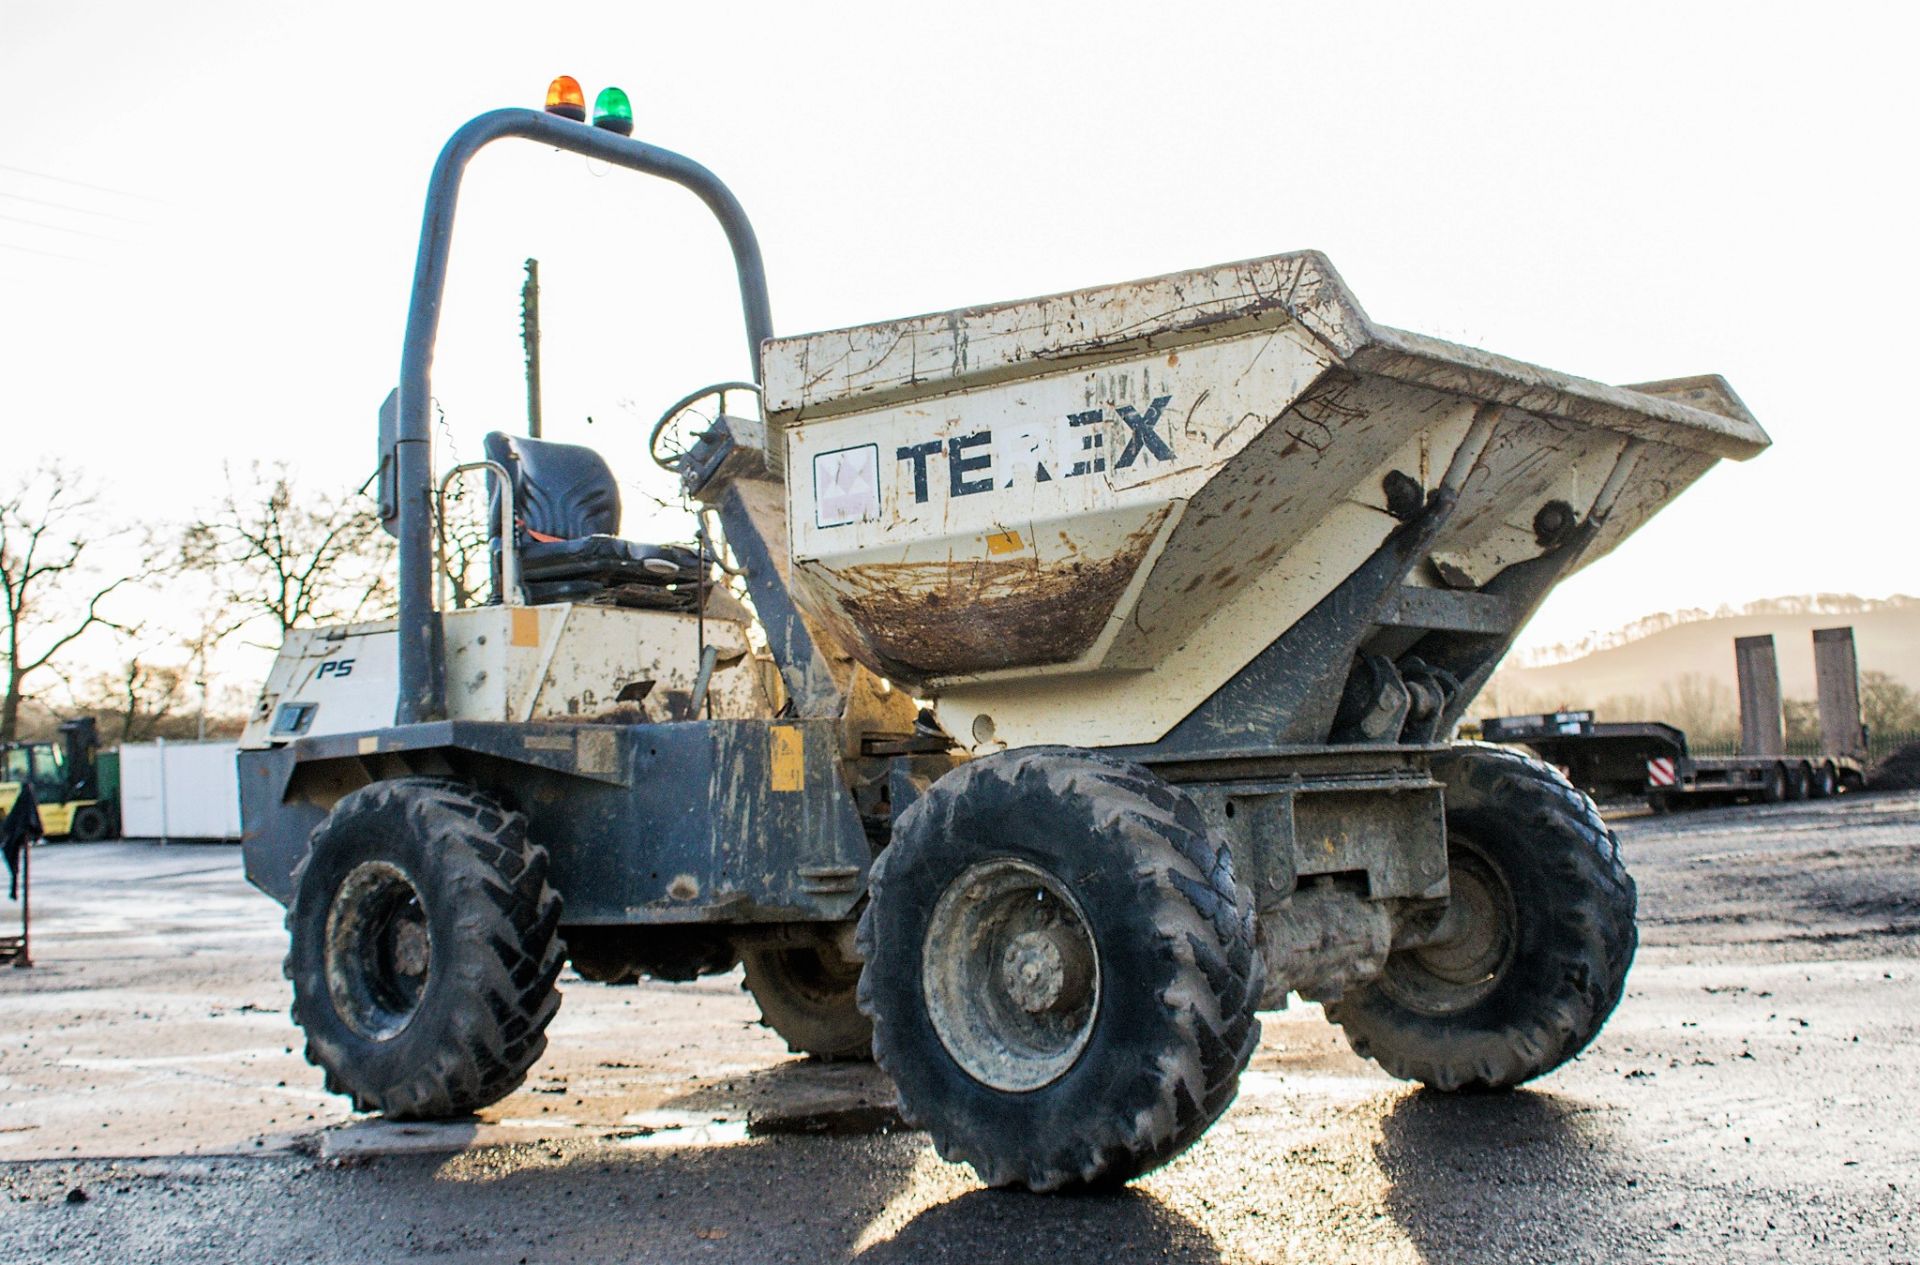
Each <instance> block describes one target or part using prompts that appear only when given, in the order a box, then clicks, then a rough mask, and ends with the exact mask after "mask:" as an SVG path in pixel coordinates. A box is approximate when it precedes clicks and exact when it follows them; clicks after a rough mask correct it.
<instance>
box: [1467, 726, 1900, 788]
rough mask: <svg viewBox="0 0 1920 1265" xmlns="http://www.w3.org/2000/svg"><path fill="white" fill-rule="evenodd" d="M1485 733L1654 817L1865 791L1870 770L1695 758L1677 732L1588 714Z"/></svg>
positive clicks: (1793, 761) (1820, 762) (1818, 757)
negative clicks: (1698, 805) (1634, 801)
mask: <svg viewBox="0 0 1920 1265" xmlns="http://www.w3.org/2000/svg"><path fill="white" fill-rule="evenodd" d="M1480 732H1481V735H1482V736H1483V737H1484V738H1485V739H1486V740H1487V741H1488V742H1498V743H1508V744H1514V745H1518V746H1523V747H1526V748H1528V749H1529V750H1531V751H1532V752H1533V753H1534V754H1536V755H1538V756H1539V757H1540V758H1541V759H1543V760H1545V761H1546V762H1547V763H1549V764H1554V765H1558V766H1559V767H1560V768H1561V769H1562V770H1563V771H1565V773H1566V775H1567V778H1568V780H1569V781H1571V782H1572V783H1573V784H1574V785H1575V786H1578V787H1580V788H1581V789H1582V790H1584V791H1586V792H1587V793H1588V794H1589V795H1592V796H1593V797H1594V798H1595V799H1601V800H1604V799H1621V798H1626V797H1630V796H1631V797H1638V796H1644V797H1645V798H1646V801H1647V803H1648V805H1649V806H1650V807H1651V808H1653V810H1654V811H1655V812H1666V811H1668V810H1670V809H1673V808H1676V807H1678V806H1680V805H1681V804H1682V803H1683V802H1684V801H1686V800H1688V799H1692V798H1696V797H1699V798H1706V797H1713V798H1720V799H1729V800H1731V799H1747V800H1751V801H1754V802H1757V803H1765V804H1777V803H1780V802H1782V801H1785V800H1798V799H1825V798H1826V797H1828V796H1830V795H1834V794H1838V793H1839V792H1841V791H1845V790H1860V789H1862V788H1863V787H1865V785H1866V770H1865V768H1864V767H1863V766H1862V764H1861V762H1860V761H1859V760H1858V759H1857V758H1855V757H1854V756H1852V755H1847V754H1840V753H1833V752H1824V753H1818V754H1813V755H1777V756H1775V755H1765V756H1762V755H1694V754H1693V753H1692V752H1690V751H1689V750H1688V749H1687V735H1686V733H1685V731H1683V730H1681V729H1679V728H1677V727H1675V726H1673V725H1668V724H1663V723H1661V722H1659V721H1596V720H1595V719H1594V718H1593V713H1592V712H1589V711H1578V712H1552V713H1548V714H1544V715H1533V716H1500V717H1495V718H1494V719H1491V720H1487V721H1484V722H1482V724H1481V727H1480Z"/></svg>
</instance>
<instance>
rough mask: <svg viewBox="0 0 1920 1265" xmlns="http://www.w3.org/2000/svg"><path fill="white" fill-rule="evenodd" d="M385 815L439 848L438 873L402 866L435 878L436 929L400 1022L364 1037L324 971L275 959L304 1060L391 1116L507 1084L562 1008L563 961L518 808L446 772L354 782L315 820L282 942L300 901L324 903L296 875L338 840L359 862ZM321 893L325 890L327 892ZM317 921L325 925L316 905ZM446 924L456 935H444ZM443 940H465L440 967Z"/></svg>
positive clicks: (541, 872)
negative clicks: (388, 1031)
mask: <svg viewBox="0 0 1920 1265" xmlns="http://www.w3.org/2000/svg"><path fill="white" fill-rule="evenodd" d="M396 818H397V820H396ZM383 821H384V822H385V823H387V824H388V826H389V827H391V826H394V825H397V826H400V827H401V828H402V829H403V830H405V831H406V832H408V833H410V834H412V835H413V836H414V838H413V840H412V842H413V843H415V844H417V845H418V846H419V848H420V849H421V851H422V852H423V853H424V854H428V855H431V856H433V857H434V858H435V864H436V867H437V869H436V871H435V873H436V874H437V881H433V880H430V879H428V878H427V877H425V876H424V875H422V874H418V873H415V874H413V875H412V877H413V878H414V881H415V883H416V886H419V887H426V886H428V885H429V884H430V883H431V885H432V886H434V887H437V888H438V890H437V891H435V890H423V891H422V892H421V895H422V898H423V900H424V901H425V902H426V903H427V904H428V907H429V919H430V921H431V922H432V923H433V926H434V931H435V937H436V948H435V953H436V962H435V966H434V968H433V971H434V974H433V977H432V978H431V982H430V983H429V984H428V992H427V995H426V996H425V997H423V999H422V1002H421V1006H420V1010H419V1012H418V1013H416V1014H415V1016H414V1018H413V1021H412V1022H411V1023H409V1024H408V1025H407V1027H406V1028H405V1029H403V1030H402V1031H401V1032H400V1033H398V1034H396V1035H395V1036H394V1037H392V1038H389V1039H388V1040H387V1041H385V1042H379V1043H374V1042H371V1041H369V1040H368V1039H366V1038H364V1037H362V1036H360V1035H359V1034H357V1033H354V1032H353V1031H352V1030H351V1029H349V1028H347V1027H346V1025H345V1024H344V1023H343V1022H342V1021H341V1020H340V1019H339V1018H338V1017H337V1015H336V1014H335V1013H334V1008H333V1004H332V1000H331V998H330V997H329V996H328V993H327V988H326V984H325V980H324V976H322V977H320V978H318V979H314V978H310V977H309V972H310V970H311V969H312V967H311V964H307V965H306V966H305V969H303V966H302V963H301V961H300V959H302V957H303V955H302V953H301V950H300V947H299V946H298V945H297V944H296V945H294V946H293V947H292V948H290V950H289V952H288V954H287V957H286V960H285V963H284V966H283V969H284V972H285V974H286V976H287V978H288V979H289V980H291V981H293V985H294V998H293V1010H292V1014H293V1021H294V1023H295V1024H296V1025H298V1026H299V1027H300V1028H301V1030H302V1031H303V1032H305V1033H306V1035H307V1043H306V1051H305V1053H306V1059H307V1062H309V1063H311V1064H314V1065H315V1066H317V1067H319V1068H321V1069H322V1071H323V1072H324V1073H325V1084H326V1088H327V1089H328V1091H329V1092H332V1093H337V1094H343V1095H345V1096H347V1097H349V1098H351V1099H352V1101H353V1105H354V1107H355V1109H356V1110H360V1111H378V1112H381V1113H382V1114H384V1115H386V1116H388V1117H389V1118H391V1119H396V1120H434V1119H444V1118H446V1117H450V1116H460V1115H465V1114H467V1113H469V1112H472V1111H474V1110H477V1109H478V1108H481V1107H485V1106H487V1105H489V1104H491V1103H494V1102H498V1101H499V1100H500V1099H502V1098H504V1097H506V1096H507V1095H508V1094H510V1093H512V1092H513V1091H514V1090H515V1089H517V1088H518V1087H519V1086H520V1085H521V1083H522V1082H524V1081H525V1080H526V1076H527V1072H528V1070H529V1069H531V1068H532V1067H533V1065H534V1064H535V1063H536V1062H537V1061H538V1060H539V1058H540V1056H541V1054H542V1053H544V1052H545V1050H546V1045H547V1039H546V1029H547V1025H548V1024H549V1023H550V1022H552V1020H553V1016H554V1014H555V1012H557V1011H558V1010H559V1008H560V993H559V990H558V989H557V988H556V987H555V981H556V980H557V979H558V978H559V974H560V969H561V967H562V965H563V964H564V962H565V946H564V945H563V944H562V942H561V940H560V937H559V935H558V931H559V925H560V912H561V902H560V896H559V894H558V893H557V892H555V891H554V890H553V888H552V887H551V886H550V885H549V884H548V883H547V873H548V857H547V852H546V849H545V848H542V847H540V846H539V845H538V844H536V843H533V842H531V841H530V840H529V839H528V838H527V819H526V817H525V816H524V815H523V814H521V813H518V812H514V811H512V810H510V809H508V808H506V807H505V806H504V805H502V804H501V803H500V802H499V801H498V800H496V799H494V798H493V797H492V796H490V795H487V794H485V793H483V792H481V791H478V790H476V789H474V788H473V787H471V786H468V785H466V784H465V783H462V782H459V781H456V780H453V779H450V778H436V777H409V778H398V779H395V780H392V781H387V782H376V783H374V784H373V785H371V786H366V787H362V788H361V789H359V790H357V791H354V792H353V793H352V794H350V795H348V796H346V797H345V798H344V799H342V800H341V801H340V802H339V803H338V804H336V805H335V806H334V809H333V811H332V812H331V813H330V814H329V815H328V816H327V818H326V820H324V821H322V822H321V824H320V825H319V826H318V827H316V828H315V830H314V833H313V837H312V839H311V841H310V842H309V844H308V847H307V853H306V855H305V856H304V857H302V858H301V860H300V863H299V864H298V865H297V866H296V867H295V868H294V871H293V891H294V897H293V899H292V900H291V901H290V902H289V903H288V906H287V918H286V925H287V930H288V934H289V938H290V940H291V939H292V938H293V937H294V936H296V935H299V934H300V931H299V930H297V928H299V927H300V926H301V923H302V919H303V917H306V916H309V914H310V912H311V911H310V910H309V908H308V905H307V903H306V902H307V901H312V900H318V899H320V897H319V895H318V894H317V893H308V892H305V891H304V890H303V882H302V880H303V879H304V878H305V876H306V874H307V871H308V870H309V868H310V867H311V866H312V865H313V864H314V863H315V860H316V858H318V857H321V856H322V855H323V852H324V851H325V850H326V849H328V848H330V847H334V846H342V847H343V848H344V849H348V850H349V854H348V861H349V863H351V862H352V861H355V860H359V859H365V857H364V856H360V855H357V853H358V852H359V849H358V848H355V844H356V843H358V842H360V841H359V839H357V838H356V836H357V834H358V832H359V831H360V830H363V829H365V828H367V827H369V826H373V825H375V824H376V823H380V822H383ZM364 846H365V845H364V843H361V844H360V847H362V848H363V847H364ZM402 868H406V867H404V866H403V867H402ZM342 874H344V871H342ZM336 881H337V877H336ZM331 896H332V890H331V889H329V890H328V891H327V893H326V899H327V900H328V901H330V900H331ZM318 917H319V919H320V925H321V926H324V925H325V917H326V913H325V907H324V905H323V906H322V907H321V909H320V910H319V911H318ZM443 929H444V930H443ZM448 932H451V933H452V934H453V935H455V936H457V941H452V942H449V941H445V940H443V936H444V935H445V934H446V933H448ZM443 943H444V944H445V945H446V947H447V948H453V947H457V948H458V949H460V950H461V953H460V955H459V959H458V960H457V961H455V962H454V963H452V964H451V967H450V969H445V970H443V969H442V967H441V964H440V962H439V960H438V957H437V955H438V954H439V953H441V952H442V947H441V946H442V944H443ZM401 1042H405V1043H406V1045H407V1047H408V1048H407V1049H405V1050H404V1051H401V1050H398V1049H394V1050H391V1051H383V1052H382V1053H381V1055H379V1056H376V1057H374V1058H368V1057H367V1054H368V1047H371V1046H375V1045H378V1046H381V1047H396V1046H397V1045H398V1043H401ZM396 1056H398V1057H396ZM395 1068H399V1069H402V1070H399V1071H396V1070H395Z"/></svg>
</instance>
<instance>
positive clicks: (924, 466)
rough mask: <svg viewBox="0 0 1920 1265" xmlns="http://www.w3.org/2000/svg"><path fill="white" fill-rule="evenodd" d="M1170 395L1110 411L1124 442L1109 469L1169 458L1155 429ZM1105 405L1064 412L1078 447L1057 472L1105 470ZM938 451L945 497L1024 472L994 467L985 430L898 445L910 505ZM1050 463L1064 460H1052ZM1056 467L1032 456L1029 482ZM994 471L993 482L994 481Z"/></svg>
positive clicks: (1047, 477) (927, 488)
mask: <svg viewBox="0 0 1920 1265" xmlns="http://www.w3.org/2000/svg"><path fill="white" fill-rule="evenodd" d="M1172 399H1173V397H1172V396H1170V395H1162V396H1157V397H1155V399H1154V401H1153V403H1152V404H1149V405H1148V406H1147V410H1146V412H1144V413H1142V412H1140V411H1139V410H1138V409H1136V408H1134V407H1133V406H1132V405H1131V404H1122V405H1121V406H1120V407H1119V408H1118V409H1117V410H1116V412H1117V413H1118V414H1119V417H1120V421H1121V422H1122V423H1124V424H1125V426H1126V432H1127V435H1126V443H1125V444H1124V445H1122V446H1121V449H1120V455H1119V456H1118V457H1116V458H1115V459H1114V461H1113V468H1114V469H1115V470H1125V469H1126V468H1127V467H1129V466H1131V465H1133V464H1134V463H1135V462H1137V461H1141V460H1147V461H1172V460H1173V448H1172V446H1171V445H1169V444H1168V443H1167V440H1166V438H1165V437H1164V436H1163V435H1161V433H1160V429H1159V427H1160V418H1161V415H1162V414H1163V413H1164V412H1165V411H1166V407H1167V405H1168V404H1169V403H1170V402H1171V401H1172ZM1106 420H1107V412H1106V410H1105V409H1091V410H1088V411H1087V412H1083V413H1070V414H1068V415H1067V419H1066V421H1067V425H1068V426H1070V427H1073V428H1075V430H1074V433H1075V434H1077V435H1078V437H1079V440H1080V446H1079V449H1078V452H1079V454H1080V455H1079V458H1078V460H1076V461H1074V462H1073V463H1072V464H1071V465H1066V468H1065V469H1063V470H1059V471H1058V472H1057V473H1058V475H1059V477H1061V478H1066V479H1073V478H1078V477H1080V476H1083V475H1089V474H1100V473H1103V472H1104V471H1105V470H1106V469H1107V444H1106V438H1107V437H1106V428H1105V427H1104V426H1103V425H1102V423H1104V422H1105V421H1106ZM942 455H944V456H945V458H946V463H947V478H946V489H947V494H948V495H949V496H977V495H978V494H980V493H982V492H991V491H993V490H994V488H995V487H996V486H999V487H1012V486H1013V483H1014V481H1015V478H1016V477H1017V476H1018V475H1019V474H1023V473H1025V471H1011V470H1004V471H1002V470H995V469H994V444H993V432H992V431H991V430H979V431H975V432H974V433H972V434H971V435H955V436H953V437H952V438H950V439H945V440H940V439H930V440H928V441H927V442H926V443H922V444H902V445H901V446H900V447H899V448H898V449H897V450H896V451H895V453H894V457H895V459H896V460H898V461H901V462H906V463H908V464H910V465H911V467H912V477H913V500H914V503H915V504H916V505H924V504H926V503H927V500H928V498H929V496H930V495H931V492H932V486H933V485H934V484H935V483H937V479H933V480H930V478H929V474H928V465H929V463H930V461H931V460H932V459H933V458H935V457H939V456H942ZM1055 464H1056V465H1065V463H1064V462H1056V463H1055ZM1055 474H1056V471H1054V470H1049V469H1048V468H1047V463H1046V461H1045V460H1042V459H1035V460H1034V463H1033V471H1032V478H1033V481H1034V482H1035V483H1051V482H1052V481H1053V479H1054V477H1055ZM996 476H998V480H999V481H998V482H997V483H996Z"/></svg>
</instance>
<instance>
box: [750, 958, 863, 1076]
mask: <svg viewBox="0 0 1920 1265" xmlns="http://www.w3.org/2000/svg"><path fill="white" fill-rule="evenodd" d="M740 961H741V964H742V965H743V966H744V967H745V968H746V981H745V982H744V983H743V984H742V985H741V987H743V988H745V989H746V990H747V991H748V992H749V993H752V994H753V1000H754V1001H755V1002H756V1003H758V1004H759V1006H760V1022H761V1024H762V1025H764V1026H765V1027H768V1028H772V1029H773V1030H774V1031H775V1032H777V1033H779V1034H780V1035H781V1036H782V1037H784V1038H785V1039H786V1042H787V1048H788V1049H789V1050H791V1051H793V1052H794V1053H795V1054H806V1055H810V1056H812V1057H813V1058H816V1059H821V1060H824V1061H826V1062H837V1061H841V1060H849V1061H852V1060H860V1059H870V1058H872V1057H873V1021H872V1020H871V1019H869V1018H867V1017H866V1016H865V1015H864V1014H862V1013H861V1012H860V1004H859V1000H858V996H857V994H858V992H859V987H860V964H859V963H858V962H849V961H847V960H846V959H845V958H843V957H842V956H841V955H840V954H839V953H838V952H837V951H836V950H835V949H834V948H833V947H832V946H831V945H829V944H822V945H820V946H817V947H815V946H806V945H803V946H784V945H783V946H774V947H768V948H752V949H746V950H744V951H742V952H741V954H740Z"/></svg>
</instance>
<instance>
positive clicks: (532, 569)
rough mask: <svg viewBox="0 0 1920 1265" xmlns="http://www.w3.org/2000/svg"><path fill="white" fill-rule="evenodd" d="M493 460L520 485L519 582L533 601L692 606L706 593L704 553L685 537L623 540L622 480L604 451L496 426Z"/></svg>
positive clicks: (492, 489)
mask: <svg viewBox="0 0 1920 1265" xmlns="http://www.w3.org/2000/svg"><path fill="white" fill-rule="evenodd" d="M484 447H485V450H486V455H487V460H489V461H497V462H499V463H500V464H501V465H502V466H504V467H506V470H507V481H508V483H509V484H511V486H512V490H513V526H514V544H515V546H516V548H517V552H518V555H519V563H520V588H521V591H522V593H523V594H524V595H525V597H526V600H527V601H528V602H531V603H533V604H536V605H538V604H541V603H546V602H592V603H598V604H603V605H615V606H633V607H640V608H643V609H647V610H672V611H691V610H693V609H695V607H696V606H698V604H699V602H700V578H701V574H700V573H701V567H700V556H699V554H697V553H696V552H695V551H694V550H692V549H689V548H687V547H686V546H684V545H649V544H641V543H639V542H637V541H632V540H621V539H619V537H617V536H616V535H615V534H614V533H616V532H618V531H619V530H620V487H619V485H618V484H617V483H615V482H614V478H613V471H612V470H610V469H608V467H607V463H606V461H605V460H604V459H602V458H601V456H600V454H599V453H597V452H595V451H594V450H593V449H591V448H584V447H581V446H580V445H578V444H557V443H554V442H552V441H551V440H546V439H528V438H526V437H525V436H522V435H508V434H505V433H504V432H501V431H493V432H492V433H490V434H489V435H488V436H487V437H486V440H485V441H484ZM498 482H499V480H498V477H497V476H496V475H495V474H494V473H493V472H492V471H491V470H489V471H488V472H487V508H488V514H487V523H488V530H489V546H490V548H491V550H492V553H493V580H494V584H493V587H494V592H495V593H496V594H498V593H499V591H500V540H499V523H500V502H499V499H498V498H499V497H500V495H501V489H500V488H499V487H498V486H497V485H498Z"/></svg>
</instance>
